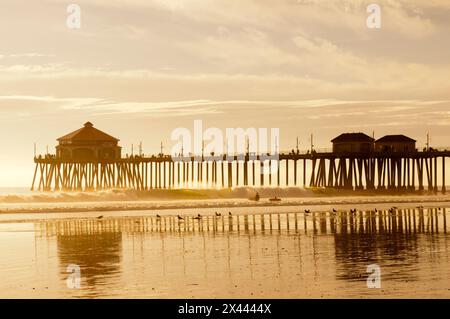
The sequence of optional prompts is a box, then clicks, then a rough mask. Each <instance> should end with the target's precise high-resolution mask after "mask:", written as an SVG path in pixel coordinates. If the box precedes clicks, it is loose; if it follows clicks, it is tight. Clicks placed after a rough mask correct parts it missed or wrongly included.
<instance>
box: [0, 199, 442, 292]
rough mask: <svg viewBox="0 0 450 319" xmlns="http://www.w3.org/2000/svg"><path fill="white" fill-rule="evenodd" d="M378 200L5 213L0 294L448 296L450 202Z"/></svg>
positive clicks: (1, 227) (0, 233)
mask: <svg viewBox="0 0 450 319" xmlns="http://www.w3.org/2000/svg"><path fill="white" fill-rule="evenodd" d="M369 206H371V207H370V208H369V207H366V206H364V205H359V206H357V211H355V212H353V213H351V212H350V208H349V206H348V205H340V206H339V205H334V207H336V208H335V210H336V211H335V212H333V208H332V207H331V206H329V205H322V206H317V205H316V206H314V207H312V208H313V209H311V208H308V209H311V212H310V213H305V212H304V209H307V208H303V207H297V206H294V207H292V206H284V207H283V206H282V207H256V208H249V207H244V208H242V207H241V208H237V207H235V208H232V209H223V208H219V209H217V208H204V209H202V210H198V209H193V208H190V209H185V210H183V209H176V210H164V211H138V212H129V211H122V212H109V213H103V212H90V213H77V214H75V215H73V216H72V215H70V214H72V213H66V214H49V215H46V216H36V215H35V214H29V215H20V214H19V215H18V214H7V215H2V216H1V223H0V246H1V247H0V255H1V257H0V275H1V277H2V278H3V280H2V282H1V283H0V296H1V297H3V298H18V297H21V298H115V297H120V298H133V297H136V298H405V297H408V298H449V297H450V247H449V245H450V239H449V236H448V234H447V231H448V222H449V220H450V213H449V212H450V209H449V207H450V205H447V206H442V205H437V206H436V207H428V206H427V207H425V208H416V206H415V205H413V204H412V203H409V204H404V205H403V206H402V207H398V209H391V210H390V211H389V208H390V207H391V206H393V204H389V203H385V204H383V205H381V206H380V205H378V208H377V210H376V211H375V207H373V205H372V204H370V205H369ZM431 206H435V205H434V204H433V205H431ZM438 206H439V207H438ZM230 212H231V215H230ZM198 214H200V215H201V217H198ZM5 216H15V219H10V218H9V217H8V218H5ZM159 216H160V217H159ZM36 217H39V218H36ZM99 217H100V218H99ZM374 264H375V265H378V266H379V267H380V270H381V288H380V289H369V288H368V287H367V278H368V276H369V275H370V274H369V273H368V272H367V267H368V266H369V265H374ZM69 265H78V266H79V267H80V275H81V286H80V289H70V288H69V287H68V285H67V280H68V278H69V279H70V275H71V273H68V272H67V270H68V269H67V267H68V266H69Z"/></svg>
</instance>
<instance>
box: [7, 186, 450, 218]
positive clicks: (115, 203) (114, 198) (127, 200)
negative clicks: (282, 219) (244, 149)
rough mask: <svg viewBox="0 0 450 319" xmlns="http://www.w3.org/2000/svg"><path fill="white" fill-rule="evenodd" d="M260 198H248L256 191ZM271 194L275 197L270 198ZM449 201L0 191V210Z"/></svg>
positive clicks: (338, 194)
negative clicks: (277, 199) (10, 192)
mask: <svg viewBox="0 0 450 319" xmlns="http://www.w3.org/2000/svg"><path fill="white" fill-rule="evenodd" d="M256 191H257V192H258V193H259V194H260V196H261V200H260V201H259V202H256V201H254V200H251V198H253V197H254V196H255V194H256ZM273 196H277V197H280V198H281V199H282V201H281V202H270V201H269V198H271V197H273ZM426 202H430V203H449V202H450V196H449V195H443V194H439V195H429V194H428V195H427V194H425V195H424V194H422V195H419V194H408V193H404V194H396V195H392V193H388V192H384V193H382V192H373V193H367V192H365V191H361V192H345V191H342V190H339V191H338V190H335V191H333V190H326V191H325V190H304V189H300V188H261V189H258V190H255V189H253V188H236V189H233V190H169V191H168V190H153V191H149V192H139V191H135V190H109V191H101V192H90V193H88V192H79V193H74V192H72V193H64V192H51V193H50V192H49V193H31V194H30V193H29V194H6V195H0V213H35V212H38V213H50V212H90V211H132V210H161V209H191V208H213V207H217V208H221V207H265V206H310V205H316V206H317V205H322V206H323V205H367V204H376V203H426Z"/></svg>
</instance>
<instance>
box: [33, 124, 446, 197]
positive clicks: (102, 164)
mask: <svg viewBox="0 0 450 319" xmlns="http://www.w3.org/2000/svg"><path fill="white" fill-rule="evenodd" d="M361 134H362V133H357V134H343V135H341V136H340V137H338V138H336V139H334V140H333V143H334V145H333V151H327V152H315V151H312V152H309V151H308V152H299V151H298V150H297V151H294V150H293V151H291V152H285V153H280V154H265V155H259V154H249V153H247V154H236V155H234V156H230V155H218V156H217V155H216V156H180V157H177V158H172V156H170V155H164V154H159V155H157V156H155V155H153V156H144V155H136V156H127V157H125V158H124V157H121V156H120V151H121V149H120V147H119V146H118V145H117V142H118V141H119V140H118V139H116V138H113V137H111V136H109V135H107V134H106V133H103V132H101V131H98V130H96V129H95V128H93V125H92V124H91V123H89V122H88V123H86V124H85V127H84V128H83V129H81V130H78V131H76V132H74V133H71V134H69V135H67V136H65V137H63V138H60V139H58V140H59V141H60V145H59V146H58V147H57V154H56V155H45V156H38V157H35V159H34V162H35V165H36V166H35V172H34V177H33V183H32V187H31V189H32V190H38V191H98V190H107V189H135V190H139V191H149V190H153V189H182V188H191V189H196V188H233V187H241V186H248V187H270V186H277V187H304V188H306V187H312V188H336V189H348V190H356V189H366V190H375V189H388V190H399V191H412V190H419V191H423V190H425V189H427V190H428V191H432V192H438V191H439V187H440V190H441V191H442V192H445V190H446V189H445V174H446V173H445V162H446V158H447V157H450V151H447V150H436V149H434V150H433V149H430V148H427V149H425V150H424V151H417V150H415V149H414V150H412V147H414V146H415V141H414V140H411V139H410V141H407V144H406V143H405V144H404V145H403V144H402V142H397V141H395V142H389V139H387V140H388V141H386V139H384V140H383V143H381V142H380V147H382V148H383V150H376V147H377V141H375V142H374V140H373V139H371V138H370V137H369V138H368V137H367V136H365V137H364V136H361ZM342 136H344V137H342ZM355 136H356V139H362V140H363V141H362V142H360V141H358V140H357V141H356V142H355V141H354V140H351V139H350V140H349V138H355ZM391 137H397V136H391ZM411 141H414V142H413V144H412V145H413V146H412V147H411V143H412V142H411ZM373 143H375V148H374V147H373V146H372V144H373ZM389 143H390V144H389ZM355 145H356V146H355ZM399 145H400V146H399ZM274 158H276V159H274ZM438 172H440V174H441V177H440V178H439V176H438Z"/></svg>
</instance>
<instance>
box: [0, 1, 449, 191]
mask: <svg viewBox="0 0 450 319" xmlns="http://www.w3.org/2000/svg"><path fill="white" fill-rule="evenodd" d="M68 3H69V2H67V1H62V0H39V1H29V0H27V1H24V0H3V1H2V6H1V7H2V9H1V11H0V39H1V43H2V45H1V46H0V133H1V135H0V136H1V138H2V148H3V151H2V152H1V154H0V163H1V168H0V186H22V185H28V184H29V183H30V179H31V177H32V170H33V166H32V156H33V143H34V142H37V143H38V150H39V151H40V152H44V151H45V147H46V145H49V147H50V149H51V150H52V149H53V147H54V146H55V144H56V141H55V139H56V138H57V137H59V136H61V135H64V134H66V133H68V132H70V131H73V130H75V129H77V128H79V127H81V125H82V124H83V123H84V122H86V121H87V120H90V121H92V122H93V123H94V124H95V125H96V127H97V128H99V129H102V130H105V131H106V132H108V133H110V134H112V135H114V136H117V137H118V138H120V139H121V145H122V146H123V147H124V152H129V149H130V145H131V143H135V144H137V143H139V142H140V141H142V142H143V145H144V151H145V152H146V153H153V152H157V151H158V150H159V143H160V141H163V142H164V143H165V144H166V145H170V144H169V143H170V132H171V131H172V130H173V129H175V128H176V127H188V128H191V127H192V125H193V120H195V119H201V120H203V121H204V126H206V127H209V126H212V127H219V128H226V127H244V128H246V127H267V128H271V127H279V128H280V139H281V148H282V149H291V148H293V146H294V144H295V138H296V137H297V136H298V137H299V138H300V148H305V149H306V148H307V147H308V144H309V141H308V136H309V134H311V133H314V136H315V144H316V146H317V147H319V148H320V147H329V140H330V139H331V138H332V137H334V136H335V135H337V134H339V133H341V132H344V131H363V132H366V133H367V134H370V135H372V132H373V131H375V136H376V137H377V136H378V137H380V136H382V135H383V134H398V133H404V134H407V135H410V136H411V137H413V138H415V139H417V140H418V143H419V146H420V145H423V144H424V142H425V136H426V133H427V132H428V131H429V132H430V135H431V137H432V140H431V141H432V144H433V145H435V146H446V145H449V146H450V141H449V137H450V93H449V92H450V80H449V75H450V58H449V57H450V1H448V0H383V1H381V0H379V1H377V0H373V1H370V2H368V1H362V0H353V1H351V0H335V1H333V0H122V1H119V0H78V1H76V0H74V1H72V2H71V3H76V4H78V5H79V6H80V8H81V28H80V29H69V28H68V27H67V26H66V19H67V16H68V15H69V14H68V13H67V12H66V9H67V5H68ZM369 3H377V4H379V5H380V7H381V17H382V27H381V29H369V28H367V26H366V19H367V17H368V15H369V14H368V13H367V12H366V7H367V5H368V4H369ZM167 148H169V147H167Z"/></svg>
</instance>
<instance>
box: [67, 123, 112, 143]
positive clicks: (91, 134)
mask: <svg viewBox="0 0 450 319" xmlns="http://www.w3.org/2000/svg"><path fill="white" fill-rule="evenodd" d="M58 141H59V142H67V141H72V142H74V141H78V142H81V141H93V142H94V141H99V142H100V141H101V142H116V143H117V142H118V141H119V139H117V138H115V137H113V136H111V135H109V134H106V133H105V132H102V131H100V130H98V129H96V128H95V127H94V124H92V123H91V122H86V123H85V124H84V126H83V127H82V128H80V129H79V130H76V131H74V132H72V133H69V134H67V135H64V136H62V137H60V138H58Z"/></svg>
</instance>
